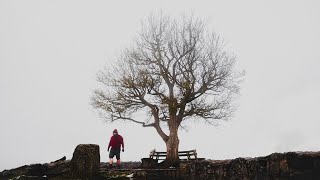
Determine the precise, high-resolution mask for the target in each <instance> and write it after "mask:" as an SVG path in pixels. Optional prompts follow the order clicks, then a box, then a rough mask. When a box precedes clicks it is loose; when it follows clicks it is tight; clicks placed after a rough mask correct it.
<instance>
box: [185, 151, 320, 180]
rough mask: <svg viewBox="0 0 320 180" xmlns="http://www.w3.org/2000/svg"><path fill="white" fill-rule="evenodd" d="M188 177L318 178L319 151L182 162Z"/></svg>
mask: <svg viewBox="0 0 320 180" xmlns="http://www.w3.org/2000/svg"><path fill="white" fill-rule="evenodd" d="M185 172H186V177H187V179H188V180H208V179H217V180H220V179H231V180H232V179H248V180H249V179H254V180H271V179H272V180H280V179H301V180H309V179H320V152H288V153H283V154H282V153H273V154H271V155H269V156H265V157H258V158H237V159H233V160H221V161H218V160H206V161H199V162H193V163H189V164H187V165H186V166H185Z"/></svg>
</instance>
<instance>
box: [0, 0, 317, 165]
mask: <svg viewBox="0 0 320 180" xmlns="http://www.w3.org/2000/svg"><path fill="white" fill-rule="evenodd" d="M160 9H162V10H163V11H164V12H165V13H169V14H171V15H179V14H181V13H185V12H194V13H195V14H196V15H197V16H199V17H201V18H204V19H206V20H207V21H208V24H209V26H210V27H212V28H213V29H214V30H215V32H217V33H218V34H219V35H220V36H221V37H222V38H224V40H225V41H226V42H227V48H228V49H229V50H230V51H232V52H234V53H235V54H236V55H237V57H238V62H237V67H238V68H240V69H245V70H246V76H245V81H244V82H243V83H242V84H241V87H242V89H241V96H240V98H239V99H238V101H237V103H238V104H239V108H238V110H237V112H236V114H235V116H234V118H233V119H232V120H231V121H229V122H224V123H221V125H220V126H218V127H215V126H208V125H206V124H201V123H198V124H191V125H190V126H189V128H188V131H185V130H183V131H180V149H181V150H190V149H197V151H198V154H199V157H205V158H208V159H228V158H236V157H254V156H264V155H268V154H270V153H272V152H285V151H320V143H319V142H320V141H319V137H320V131H319V127H320V118H319V102H320V94H319V92H320V71H319V68H320V4H319V1H316V0H314V1H311V0H309V1H307V0H304V1H302V0H301V1H293V0H287V1H284V0H283V1H278V0H274V1H270V0H268V1H257V0H252V1H239V0H235V1H212V0H211V1H186V0H181V1H170V0H167V1H163V0H162V1H150V0H146V1H140V0H136V1H130V0H128V1H92V0H90V1H89V0H88V1H80V0H73V1H66V0H55V1H43V0H41V1H40V0H39V1H14V0H0V171H2V170H3V169H10V168H14V167H18V166H21V165H25V164H31V163H46V162H51V161H54V160H56V159H59V158H61V157H63V156H67V159H71V158H72V153H73V151H74V149H75V147H76V146H77V145H78V144H81V143H94V144H99V145H100V151H101V161H107V158H108V153H107V150H106V148H107V145H108V141H109V138H110V136H111V134H112V130H113V129H114V128H117V129H118V130H119V133H120V134H121V135H123V137H124V140H125V150H126V151H125V152H124V153H122V159H123V160H124V161H139V160H140V158H142V157H147V156H148V154H149V151H150V150H151V149H154V148H156V149H157V150H165V144H164V143H163V142H162V140H161V138H160V137H159V136H158V135H157V133H156V131H155V130H154V129H151V128H142V127H141V126H140V125H138V124H124V123H118V124H109V123H105V122H104V120H103V119H101V118H99V116H98V115H97V113H96V112H95V111H94V110H93V109H92V108H91V106H90V105H89V102H90V97H91V95H92V91H93V90H94V89H95V88H96V87H98V83H97V82H96V73H97V72H98V71H99V70H101V69H102V68H103V66H104V65H105V63H106V61H107V60H112V58H113V57H114V55H115V53H116V52H117V51H119V50H120V49H122V48H124V47H126V45H127V44H128V43H130V42H131V40H132V38H133V37H134V36H135V34H136V33H137V31H138V29H139V27H140V21H141V19H142V18H144V17H146V16H147V15H149V14H150V13H151V12H154V11H159V10H160Z"/></svg>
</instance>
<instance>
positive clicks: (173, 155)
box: [165, 127, 179, 166]
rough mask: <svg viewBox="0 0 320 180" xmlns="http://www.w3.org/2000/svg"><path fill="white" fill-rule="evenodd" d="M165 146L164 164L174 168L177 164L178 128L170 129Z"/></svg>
mask: <svg viewBox="0 0 320 180" xmlns="http://www.w3.org/2000/svg"><path fill="white" fill-rule="evenodd" d="M166 146H167V157H166V160H165V161H166V164H167V165H169V166H176V165H177V164H178V163H179V154H178V150H179V138H178V128H176V127H175V128H170V134H169V138H168V141H167V142H166Z"/></svg>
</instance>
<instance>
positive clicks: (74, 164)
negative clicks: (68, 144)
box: [70, 144, 100, 178]
mask: <svg viewBox="0 0 320 180" xmlns="http://www.w3.org/2000/svg"><path fill="white" fill-rule="evenodd" d="M70 165H71V169H70V173H71V176H72V177H76V178H85V177H92V176H97V175H99V173H100V149H99V145H96V144H79V145H78V146H77V147H76V149H75V150H74V152H73V157H72V159H71V164H70Z"/></svg>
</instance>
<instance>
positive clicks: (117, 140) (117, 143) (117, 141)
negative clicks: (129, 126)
mask: <svg viewBox="0 0 320 180" xmlns="http://www.w3.org/2000/svg"><path fill="white" fill-rule="evenodd" d="M121 145H122V149H124V143H123V138H122V136H121V135H119V134H116V135H113V136H111V138H110V142H109V146H108V149H109V148H110V147H111V149H120V148H121Z"/></svg>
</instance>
